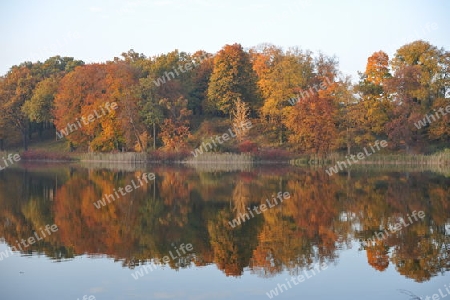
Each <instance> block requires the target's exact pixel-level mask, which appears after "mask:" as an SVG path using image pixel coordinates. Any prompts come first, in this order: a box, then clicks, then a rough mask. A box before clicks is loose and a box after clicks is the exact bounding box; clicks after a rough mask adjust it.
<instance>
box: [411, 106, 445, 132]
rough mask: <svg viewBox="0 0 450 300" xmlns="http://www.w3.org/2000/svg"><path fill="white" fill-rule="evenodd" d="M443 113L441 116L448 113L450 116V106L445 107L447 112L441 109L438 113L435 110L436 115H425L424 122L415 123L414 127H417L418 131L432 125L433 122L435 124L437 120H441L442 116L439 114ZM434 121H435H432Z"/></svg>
mask: <svg viewBox="0 0 450 300" xmlns="http://www.w3.org/2000/svg"><path fill="white" fill-rule="evenodd" d="M438 112H440V113H441V116H442V117H443V116H446V115H447V113H449V114H450V105H448V106H447V107H445V111H444V108H443V107H441V108H439V109H438V111H436V110H435V109H434V115H433V114H427V115H425V117H424V118H423V119H422V120H419V121H418V122H417V123H414V126H416V128H417V129H420V128H422V127H425V126H427V124H431V123H432V122H435V121H436V120H439V119H440V118H441V116H439V113H438ZM431 119H433V120H431Z"/></svg>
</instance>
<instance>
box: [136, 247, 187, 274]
mask: <svg viewBox="0 0 450 300" xmlns="http://www.w3.org/2000/svg"><path fill="white" fill-rule="evenodd" d="M185 248H186V249H185ZM174 249H175V251H176V252H177V254H178V256H175V257H174V256H173V254H172V250H171V251H169V254H170V257H171V258H172V259H173V260H175V259H177V258H179V257H180V258H181V256H182V254H180V252H179V251H178V248H177V247H176V246H175V247H174ZM180 250H181V251H182V252H183V255H184V254H186V250H187V251H189V252H191V251H192V250H194V247H192V244H186V245H184V243H183V244H181V245H180ZM170 257H169V256H167V255H166V256H164V257H163V259H162V260H163V262H164V263H165V264H167V263H169V262H170V260H171V259H170ZM160 264H161V261H160V260H159V258H155V259H154V264H149V265H143V266H142V267H140V268H139V270H137V271H135V272H134V273H133V274H131V276H132V277H133V278H134V280H138V279H139V278H141V277H144V275H145V274H148V272H149V271H150V272H153V270H156V269H157V268H158V266H159V265H160ZM144 273H145V274H144Z"/></svg>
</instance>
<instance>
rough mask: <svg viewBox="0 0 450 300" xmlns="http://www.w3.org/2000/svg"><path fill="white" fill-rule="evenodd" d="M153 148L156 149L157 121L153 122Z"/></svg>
mask: <svg viewBox="0 0 450 300" xmlns="http://www.w3.org/2000/svg"><path fill="white" fill-rule="evenodd" d="M153 150H156V128H155V122H153Z"/></svg>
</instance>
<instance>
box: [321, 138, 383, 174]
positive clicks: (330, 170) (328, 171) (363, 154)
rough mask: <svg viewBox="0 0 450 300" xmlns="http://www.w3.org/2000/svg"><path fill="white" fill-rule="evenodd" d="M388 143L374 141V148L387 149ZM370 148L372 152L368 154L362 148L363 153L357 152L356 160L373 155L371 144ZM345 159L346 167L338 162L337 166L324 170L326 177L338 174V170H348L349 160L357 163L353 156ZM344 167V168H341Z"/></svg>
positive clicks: (342, 162)
mask: <svg viewBox="0 0 450 300" xmlns="http://www.w3.org/2000/svg"><path fill="white" fill-rule="evenodd" d="M387 145H388V143H387V142H386V141H385V140H382V141H381V142H379V141H378V140H376V141H375V147H376V148H377V150H378V151H379V150H381V149H380V146H381V147H382V148H384V147H387ZM369 146H370V148H371V149H372V152H370V153H369V152H368V151H367V148H366V147H364V153H363V152H359V153H358V154H357V155H356V157H357V158H358V160H363V159H365V158H366V157H369V156H371V155H372V154H374V153H375V152H376V151H375V149H374V148H373V147H372V144H370V145H369ZM345 158H347V163H348V165H347V164H346V163H345V161H338V162H337V164H335V165H334V167H330V168H329V169H328V170H325V172H326V173H327V174H328V176H331V175H333V174H334V173H336V174H337V173H339V169H341V171H343V170H344V169H346V168H348V167H349V166H351V165H352V162H351V161H350V158H351V159H352V160H353V163H358V162H359V161H358V160H355V155H353V154H352V155H350V158H348V157H347V155H346V156H345ZM342 166H344V167H342Z"/></svg>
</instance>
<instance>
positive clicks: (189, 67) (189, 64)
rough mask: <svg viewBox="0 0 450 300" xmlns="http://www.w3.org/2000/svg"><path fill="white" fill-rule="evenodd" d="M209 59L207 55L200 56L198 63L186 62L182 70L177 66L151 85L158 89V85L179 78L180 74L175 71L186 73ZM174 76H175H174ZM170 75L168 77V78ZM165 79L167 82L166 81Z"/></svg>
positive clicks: (181, 67)
mask: <svg viewBox="0 0 450 300" xmlns="http://www.w3.org/2000/svg"><path fill="white" fill-rule="evenodd" d="M209 57H211V55H209V54H206V53H205V54H203V55H201V56H200V58H199V61H198V62H197V61H196V60H193V61H192V62H187V63H185V64H184V69H183V66H182V65H178V67H175V68H173V69H172V70H173V72H171V71H169V72H167V71H166V72H164V75H163V76H161V77H159V78H157V79H156V80H153V83H154V84H155V85H156V86H157V87H159V86H160V85H162V84H164V83H166V82H167V81H171V80H172V79H175V78H176V77H177V76H180V73H178V71H177V69H178V70H180V72H181V73H186V72H187V71H190V70H192V68H193V67H197V66H198V65H200V64H201V63H202V62H203V61H204V60H205V59H207V58H209ZM174 72H175V73H174ZM175 74H176V75H175ZM169 75H170V76H169ZM166 79H167V81H166Z"/></svg>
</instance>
